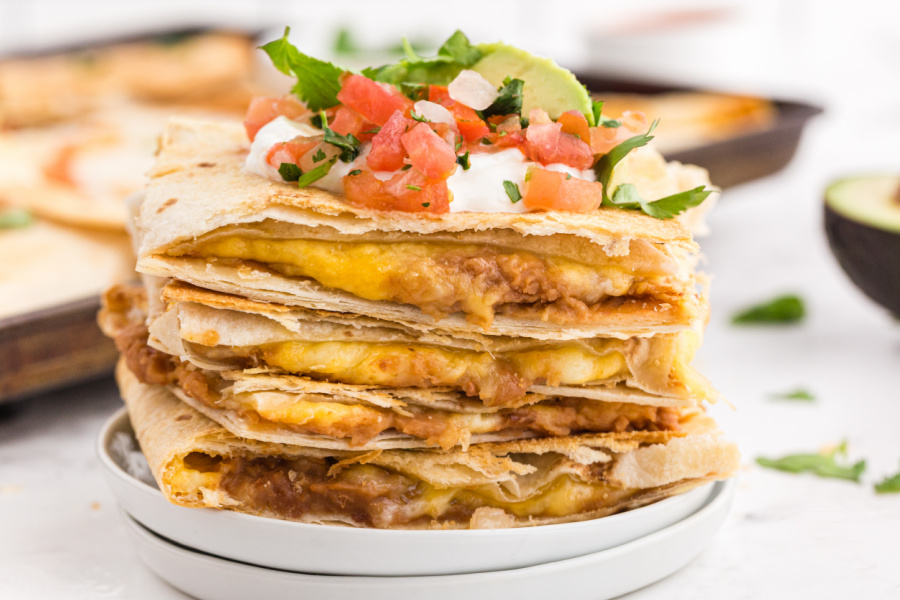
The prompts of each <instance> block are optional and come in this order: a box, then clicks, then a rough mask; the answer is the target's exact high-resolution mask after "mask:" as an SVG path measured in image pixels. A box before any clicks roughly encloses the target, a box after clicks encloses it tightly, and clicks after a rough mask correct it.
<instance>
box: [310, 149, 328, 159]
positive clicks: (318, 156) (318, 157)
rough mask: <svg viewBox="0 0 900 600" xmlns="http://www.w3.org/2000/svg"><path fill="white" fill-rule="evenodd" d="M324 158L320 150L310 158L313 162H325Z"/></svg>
mask: <svg viewBox="0 0 900 600" xmlns="http://www.w3.org/2000/svg"><path fill="white" fill-rule="evenodd" d="M325 158H326V156H325V152H323V151H322V149H321V148H319V149H318V151H316V153H315V154H313V157H312V159H313V162H322V161H323V160H325Z"/></svg>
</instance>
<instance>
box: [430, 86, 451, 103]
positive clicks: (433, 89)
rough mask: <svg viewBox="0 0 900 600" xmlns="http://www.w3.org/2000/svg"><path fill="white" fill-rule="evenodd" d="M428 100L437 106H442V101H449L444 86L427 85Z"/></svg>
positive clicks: (448, 93) (447, 91)
mask: <svg viewBox="0 0 900 600" xmlns="http://www.w3.org/2000/svg"><path fill="white" fill-rule="evenodd" d="M428 100H429V101H431V102H436V103H437V104H442V102H443V101H444V100H450V91H449V90H448V89H447V86H446V85H429V86H428Z"/></svg>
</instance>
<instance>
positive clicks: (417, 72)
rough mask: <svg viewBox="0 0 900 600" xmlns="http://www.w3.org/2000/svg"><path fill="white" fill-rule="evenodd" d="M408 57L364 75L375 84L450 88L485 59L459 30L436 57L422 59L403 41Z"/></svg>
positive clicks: (367, 71)
mask: <svg viewBox="0 0 900 600" xmlns="http://www.w3.org/2000/svg"><path fill="white" fill-rule="evenodd" d="M403 52H404V54H405V55H406V57H405V58H403V59H401V60H399V61H398V62H396V63H394V64H390V65H384V66H383V67H376V68H368V69H365V70H363V72H362V74H363V75H365V76H366V77H368V78H370V79H374V80H375V81H383V82H386V83H393V84H400V83H403V82H413V83H425V84H429V83H433V84H436V85H447V84H448V83H450V82H451V81H453V80H454V79H455V78H456V76H457V75H459V72H460V71H462V70H463V69H467V68H469V67H471V66H472V65H474V64H475V63H477V62H478V61H479V60H481V57H482V52H481V50H479V49H478V47H476V46H473V45H472V44H471V43H470V42H469V39H468V38H467V37H466V36H465V34H463V33H462V32H461V31H458V30H457V31H456V32H454V33H453V35H451V36H450V38H449V39H448V40H447V41H446V42H444V43H443V45H442V46H441V47H440V48H439V49H438V53H437V55H436V56H431V57H423V56H419V54H418V53H417V52H416V50H415V49H414V48H413V46H412V44H410V43H409V40H407V39H406V38H404V39H403Z"/></svg>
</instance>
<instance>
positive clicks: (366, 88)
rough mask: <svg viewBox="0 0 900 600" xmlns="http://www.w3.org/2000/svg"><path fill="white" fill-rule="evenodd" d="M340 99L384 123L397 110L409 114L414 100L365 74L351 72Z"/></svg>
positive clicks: (376, 122) (374, 119) (343, 102)
mask: <svg viewBox="0 0 900 600" xmlns="http://www.w3.org/2000/svg"><path fill="white" fill-rule="evenodd" d="M337 97H338V100H340V101H341V103H342V104H345V105H347V106H349V107H350V108H352V109H353V110H355V111H356V112H358V113H359V114H361V115H362V116H364V117H365V118H366V119H368V120H370V121H372V122H373V123H375V124H376V125H384V124H385V123H387V122H388V119H390V118H391V115H393V114H394V112H395V111H398V110H399V111H400V112H401V113H403V114H404V115H406V116H409V113H410V111H411V110H412V107H413V101H412V100H410V99H409V98H407V97H406V96H404V95H403V94H401V93H400V92H399V91H397V90H395V89H386V88H385V87H382V85H381V84H380V83H376V82H374V81H372V80H371V79H369V78H368V77H364V76H363V75H356V74H351V75H348V76H347V78H346V79H344V83H343V85H342V86H341V91H340V92H338V95H337Z"/></svg>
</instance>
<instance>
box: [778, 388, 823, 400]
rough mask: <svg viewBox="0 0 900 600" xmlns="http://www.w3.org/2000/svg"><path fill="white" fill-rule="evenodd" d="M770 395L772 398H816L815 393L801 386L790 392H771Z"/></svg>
mask: <svg viewBox="0 0 900 600" xmlns="http://www.w3.org/2000/svg"><path fill="white" fill-rule="evenodd" d="M770 397H771V398H772V399H773V400H802V401H804V402H813V401H814V400H815V399H816V397H815V395H814V394H813V393H812V392H810V391H809V390H807V389H803V388H797V389H796V390H792V391H790V392H781V393H778V394H771V395H770Z"/></svg>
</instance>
